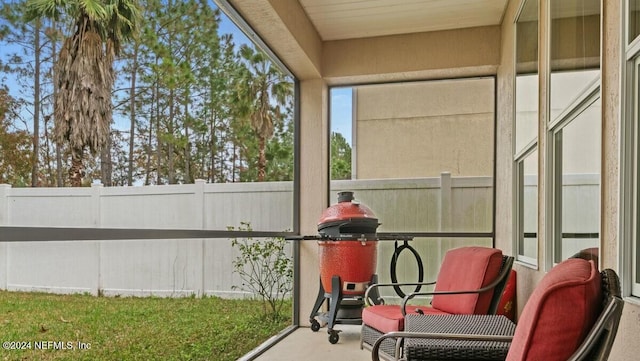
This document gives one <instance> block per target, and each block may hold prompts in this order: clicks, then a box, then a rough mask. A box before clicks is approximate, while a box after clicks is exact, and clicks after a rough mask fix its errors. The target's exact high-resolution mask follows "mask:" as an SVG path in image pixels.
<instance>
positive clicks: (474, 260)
mask: <svg viewBox="0 0 640 361" xmlns="http://www.w3.org/2000/svg"><path fill="white" fill-rule="evenodd" d="M501 266H502V251H501V250H499V249H495V248H487V247H461V248H456V249H452V250H450V251H448V252H447V253H446V254H445V256H444V260H443V261H442V265H441V266H440V271H439V272H438V279H437V280H436V287H435V291H463V290H465V291H466V290H477V289H479V288H482V287H483V286H486V285H488V284H490V283H491V282H493V281H494V280H495V279H496V278H497V277H498V274H499V273H500V267H501ZM492 296H493V290H490V291H487V292H484V293H482V294H477V293H471V294H456V295H434V296H433V301H432V302H431V306H432V307H433V308H435V309H438V310H440V311H443V312H447V313H454V314H486V313H487V312H488V311H489V304H490V303H491V297H492Z"/></svg>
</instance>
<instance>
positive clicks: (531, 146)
mask: <svg viewBox="0 0 640 361" xmlns="http://www.w3.org/2000/svg"><path fill="white" fill-rule="evenodd" d="M527 1H531V0H522V1H521V3H520V6H519V9H518V11H517V13H516V16H515V18H514V21H513V23H514V38H513V42H514V53H513V64H514V77H513V89H514V91H513V93H514V96H513V123H512V132H513V133H512V134H513V135H512V154H513V169H514V172H513V190H514V192H513V209H514V210H515V212H514V214H515V217H514V221H513V242H514V243H513V249H514V251H515V252H514V253H515V257H516V261H517V262H519V263H521V264H523V265H525V266H528V267H531V268H533V269H537V268H538V259H539V254H537V255H536V258H531V257H528V256H526V255H525V254H524V253H525V252H524V249H523V248H524V243H523V241H524V161H525V159H526V158H527V157H528V156H529V155H531V154H532V153H533V152H534V151H538V164H540V156H541V154H540V150H539V149H538V137H539V135H538V134H536V135H535V137H534V138H533V139H532V140H531V141H530V142H529V143H528V144H527V145H526V146H524V147H523V148H521V149H518V146H517V144H516V143H517V141H516V140H517V134H516V132H517V127H516V118H517V112H516V111H517V109H516V102H517V97H518V94H517V91H516V84H517V83H516V81H517V77H518V68H517V67H518V20H519V19H520V16H521V15H522V12H523V11H524V9H525V5H526V3H527ZM536 2H537V7H538V9H537V15H538V16H537V23H538V27H537V29H538V31H537V37H536V40H537V42H538V44H537V49H538V50H537V56H538V59H539V56H540V45H541V44H540V10H541V5H540V1H539V0H536ZM537 63H538V67H537V70H536V74H537V77H538V92H537V93H538V96H539V94H540V87H539V84H540V61H539V60H538V61H537ZM536 113H537V122H536V124H537V127H536V128H539V122H540V102H539V100H538V102H537V106H536ZM538 133H539V130H538ZM537 175H538V185H539V184H540V172H539V171H538V172H537ZM539 199H540V195H539V193H538V200H539ZM537 202H538V207H537V209H538V211H537V212H536V224H538V223H539V222H538V220H539V214H540V208H539V201H537ZM539 236H540V232H536V238H537V240H536V243H538V244H539V240H540V237H539ZM538 248H539V247H538Z"/></svg>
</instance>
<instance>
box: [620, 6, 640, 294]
mask: <svg viewBox="0 0 640 361" xmlns="http://www.w3.org/2000/svg"><path fill="white" fill-rule="evenodd" d="M629 3H633V2H632V1H629ZM629 6H632V5H631V4H630V5H629ZM632 10H633V8H631V7H630V8H629V11H630V12H633V11H632ZM634 11H635V10H634ZM630 16H631V14H630ZM634 26H635V27H637V24H632V23H630V24H629V27H630V32H631V31H632V28H633V27H634ZM626 53H627V66H626V67H625V71H626V76H625V85H626V86H625V88H624V89H625V91H626V94H625V98H624V100H625V105H626V106H625V116H624V122H623V127H622V137H621V139H622V154H621V158H622V163H621V164H622V168H621V176H622V182H621V183H622V184H621V190H620V192H621V194H623V195H627V196H622V197H620V202H621V209H622V212H621V217H622V222H621V224H622V227H621V237H620V238H621V244H620V248H621V257H622V259H621V262H622V265H623V269H624V273H625V275H626V282H625V284H624V286H625V287H627V289H628V290H629V292H625V293H626V294H627V295H628V294H629V293H630V294H631V295H632V296H635V297H640V166H639V165H638V162H640V127H639V126H638V117H640V43H639V42H637V41H636V42H634V43H633V44H632V45H630V46H628V47H627V49H626ZM623 279H624V278H623Z"/></svg>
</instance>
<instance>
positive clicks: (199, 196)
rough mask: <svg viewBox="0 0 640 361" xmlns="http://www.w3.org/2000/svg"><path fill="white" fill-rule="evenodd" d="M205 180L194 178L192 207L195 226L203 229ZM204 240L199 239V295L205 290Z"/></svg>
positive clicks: (202, 294)
mask: <svg viewBox="0 0 640 361" xmlns="http://www.w3.org/2000/svg"><path fill="white" fill-rule="evenodd" d="M206 183H207V182H206V181H205V180H204V179H196V180H195V187H196V188H195V204H194V206H195V209H194V213H195V214H194V216H195V217H196V227H197V228H199V229H204V228H205V227H204V222H205V217H204V212H205V209H204V185H205V184H206ZM205 246H206V245H205V240H204V238H203V239H201V240H200V270H199V271H200V272H199V274H200V282H196V284H197V285H198V288H199V289H196V293H197V295H198V296H199V297H203V296H204V290H205V284H204V280H205V274H204V273H205V262H206V259H205V252H206V247H205Z"/></svg>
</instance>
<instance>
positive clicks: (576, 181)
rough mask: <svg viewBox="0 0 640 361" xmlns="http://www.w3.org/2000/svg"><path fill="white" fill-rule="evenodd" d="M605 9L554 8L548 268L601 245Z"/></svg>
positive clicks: (584, 2) (560, 4)
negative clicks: (602, 23) (602, 19)
mask: <svg viewBox="0 0 640 361" xmlns="http://www.w3.org/2000/svg"><path fill="white" fill-rule="evenodd" d="M600 7H601V6H600V0H581V1H577V2H565V1H553V2H551V8H550V18H551V35H550V41H551V43H550V47H551V49H550V56H551V59H550V61H551V74H550V99H549V100H550V114H549V115H550V122H549V126H548V129H549V139H550V141H549V142H548V144H549V147H550V159H551V162H552V164H551V171H550V172H549V181H550V184H551V192H550V197H551V202H550V214H551V215H552V217H551V219H552V224H551V227H550V231H551V235H550V237H549V239H550V243H551V245H550V247H548V251H549V253H548V256H549V257H548V259H550V260H551V261H550V262H549V264H547V267H551V266H552V263H557V262H560V261H562V260H564V259H566V258H569V257H570V256H571V255H573V254H574V253H576V252H578V251H579V250H581V249H585V248H592V247H599V244H600V231H599V229H600V162H601V159H600V158H601V157H600V154H601V138H602V137H601V127H602V125H601V123H602V120H601V105H600V86H599V79H600Z"/></svg>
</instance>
